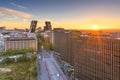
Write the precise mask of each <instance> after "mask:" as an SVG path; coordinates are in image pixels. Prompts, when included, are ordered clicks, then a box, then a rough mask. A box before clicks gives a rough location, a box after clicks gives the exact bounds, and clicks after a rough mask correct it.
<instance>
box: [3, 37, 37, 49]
mask: <svg viewBox="0 0 120 80" xmlns="http://www.w3.org/2000/svg"><path fill="white" fill-rule="evenodd" d="M4 43H5V51H6V50H7V49H13V50H15V49H29V48H33V49H34V50H35V51H37V40H36V39H35V38H6V39H5V41H4Z"/></svg>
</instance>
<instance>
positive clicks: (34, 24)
mask: <svg viewBox="0 0 120 80" xmlns="http://www.w3.org/2000/svg"><path fill="white" fill-rule="evenodd" d="M36 27H37V21H36V20H33V21H31V25H30V30H29V32H30V33H33V32H35V30H36Z"/></svg>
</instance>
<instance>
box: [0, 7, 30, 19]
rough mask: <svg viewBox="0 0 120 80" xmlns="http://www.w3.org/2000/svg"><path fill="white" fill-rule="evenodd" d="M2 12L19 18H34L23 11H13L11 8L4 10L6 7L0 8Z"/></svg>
mask: <svg viewBox="0 0 120 80" xmlns="http://www.w3.org/2000/svg"><path fill="white" fill-rule="evenodd" d="M0 12H1V13H6V14H10V15H13V16H19V17H22V18H31V17H32V15H31V14H28V13H25V12H21V11H17V10H13V9H9V8H4V7H0Z"/></svg>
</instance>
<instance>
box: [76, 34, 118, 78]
mask: <svg viewBox="0 0 120 80" xmlns="http://www.w3.org/2000/svg"><path fill="white" fill-rule="evenodd" d="M74 53H75V54H74V68H75V76H76V77H77V78H78V79H79V80H120V40H119V39H112V38H101V37H90V36H89V37H81V38H80V39H79V40H77V41H76V46H75V50H74Z"/></svg>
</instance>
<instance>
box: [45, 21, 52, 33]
mask: <svg viewBox="0 0 120 80" xmlns="http://www.w3.org/2000/svg"><path fill="white" fill-rule="evenodd" d="M44 30H45V31H46V30H52V26H51V22H50V21H46V22H45V26H44Z"/></svg>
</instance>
